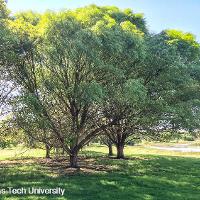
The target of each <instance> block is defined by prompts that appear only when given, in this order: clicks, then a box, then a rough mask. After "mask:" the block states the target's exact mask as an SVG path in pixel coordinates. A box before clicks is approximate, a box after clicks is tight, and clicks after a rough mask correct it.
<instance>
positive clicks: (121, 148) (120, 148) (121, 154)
mask: <svg viewBox="0 0 200 200" xmlns="http://www.w3.org/2000/svg"><path fill="white" fill-rule="evenodd" d="M116 147H117V159H124V144H123V143H118V144H117V145H116Z"/></svg>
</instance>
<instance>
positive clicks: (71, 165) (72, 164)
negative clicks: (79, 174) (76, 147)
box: [69, 152, 78, 168]
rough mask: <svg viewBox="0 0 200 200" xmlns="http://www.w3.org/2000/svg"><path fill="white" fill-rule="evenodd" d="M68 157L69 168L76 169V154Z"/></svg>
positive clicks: (73, 153)
mask: <svg viewBox="0 0 200 200" xmlns="http://www.w3.org/2000/svg"><path fill="white" fill-rule="evenodd" d="M69 157H70V167H72V168H78V152H71V154H70V156H69Z"/></svg>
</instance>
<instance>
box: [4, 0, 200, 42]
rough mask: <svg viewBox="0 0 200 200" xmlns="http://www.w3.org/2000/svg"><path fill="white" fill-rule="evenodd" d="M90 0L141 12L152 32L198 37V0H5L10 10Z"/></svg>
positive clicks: (88, 1) (57, 7)
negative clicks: (180, 33)
mask: <svg viewBox="0 0 200 200" xmlns="http://www.w3.org/2000/svg"><path fill="white" fill-rule="evenodd" d="M90 4H96V5H104V6H105V5H115V6H117V7H119V8H122V9H124V8H131V9H132V10H133V12H136V13H138V12H139V13H143V14H144V16H145V18H146V21H147V25H148V27H149V29H150V30H151V32H155V33H157V32H160V31H162V30H164V29H179V30H183V31H184V32H191V33H193V34H194V35H196V37H197V39H198V41H200V0H8V8H9V9H10V10H11V11H12V12H13V13H15V12H18V11H24V10H34V11H38V12H44V11H45V10H47V9H49V10H62V9H74V8H77V7H83V6H86V5H90Z"/></svg>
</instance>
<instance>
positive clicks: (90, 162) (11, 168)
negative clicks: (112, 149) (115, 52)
mask: <svg viewBox="0 0 200 200" xmlns="http://www.w3.org/2000/svg"><path fill="white" fill-rule="evenodd" d="M14 151H15V149H13V150H3V152H7V154H6V155H3V154H2V151H0V153H1V154H0V155H1V156H0V158H1V160H3V159H5V158H6V159H8V158H9V160H6V161H0V188H4V187H7V186H12V187H14V188H19V187H32V186H35V187H41V188H55V187H61V188H64V189H65V195H64V197H62V196H45V195H43V196H35V195H30V196H9V195H0V199H9V200H23V199H28V200H29V199H30V200H31V199H34V200H36V199H56V200H57V199H58V200H61V199H63V200H64V199H68V200H112V199H113V200H124V199H126V200H199V199H200V154H199V153H187V154H182V153H178V152H176V153H175V152H168V151H159V150H152V149H149V148H148V147H127V148H126V154H127V155H128V158H129V159H126V160H116V159H111V158H110V159H109V158H107V157H106V153H107V148H106V147H104V146H91V147H89V148H87V149H84V150H83V152H82V153H81V154H82V155H81V159H80V162H79V163H80V166H81V169H80V170H75V171H74V170H72V169H70V168H67V167H66V166H67V164H68V163H67V160H60V162H58V161H56V160H53V161H46V160H45V159H41V158H38V157H40V156H41V155H44V152H43V151H41V150H29V151H30V152H29V151H26V155H25V154H24V155H21V156H20V151H19V149H18V150H17V151H18V156H17V157H16V158H17V159H14V158H12V155H13V152H14ZM11 152H12V153H11ZM32 156H33V157H36V158H34V159H33V158H25V157H32ZM20 157H21V160H20ZM86 164H87V165H86Z"/></svg>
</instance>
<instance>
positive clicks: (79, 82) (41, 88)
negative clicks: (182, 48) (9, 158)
mask: <svg viewBox="0 0 200 200" xmlns="http://www.w3.org/2000/svg"><path fill="white" fill-rule="evenodd" d="M93 8H94V9H95V8H96V9H97V10H98V11H99V12H100V13H101V15H100V16H99V17H97V19H96V21H94V19H93V18H92V17H91V18H89V19H88V21H86V22H83V21H82V20H81V19H79V17H78V15H79V14H80V13H82V14H83V13H84V9H83V10H81V11H79V10H77V11H74V12H72V11H69V12H63V13H58V14H54V13H46V14H44V15H43V16H41V18H40V19H39V20H38V21H37V23H35V21H36V20H32V19H30V18H31V17H30V15H29V17H26V16H25V14H21V15H18V16H16V18H15V20H13V21H10V23H9V26H10V27H11V28H12V32H13V35H14V37H13V50H12V53H11V54H9V55H8V60H9V63H8V65H9V72H10V74H11V76H12V77H13V78H14V80H15V81H16V83H17V84H18V85H20V87H21V90H20V96H21V97H20V98H18V99H17V101H16V102H17V103H18V104H16V105H18V108H20V106H21V108H20V109H22V110H23V109H25V108H26V107H28V108H29V109H31V111H32V112H31V111H30V116H32V117H34V118H38V119H39V121H43V123H42V124H43V125H45V128H47V129H49V130H51V131H52V133H53V134H54V135H55V136H56V137H57V139H58V141H59V143H60V144H61V146H62V148H63V149H64V150H65V151H66V152H67V153H68V154H69V155H70V165H71V166H72V167H77V154H78V152H79V150H80V149H81V148H82V147H83V146H84V145H85V144H87V143H88V142H89V141H90V140H91V139H93V138H94V137H95V136H96V135H97V134H99V133H101V132H102V130H104V129H105V128H106V127H107V126H111V125H113V124H114V123H115V122H116V120H117V119H112V120H109V121H108V120H104V119H102V117H103V113H102V110H101V106H100V105H102V104H103V102H106V99H107V91H108V88H107V86H106V84H104V83H105V82H108V81H109V77H108V76H107V75H106V73H107V72H108V71H109V73H111V74H114V73H115V74H116V73H117V71H116V70H117V67H115V64H117V60H118V59H121V60H122V61H125V59H124V58H123V56H121V53H122V52H123V50H124V49H125V48H126V47H128V45H129V43H128V42H127V41H126V39H128V40H130V41H131V43H132V44H131V47H130V49H131V51H132V52H133V53H134V54H137V55H138V54H140V53H138V49H137V51H136V47H137V44H138V45H139V46H140V44H139V43H140V38H139V37H140V36H138V34H139V33H140V31H139V30H138V29H137V27H136V25H134V24H132V23H131V22H130V21H127V20H126V21H124V22H122V21H123V20H122V21H120V22H118V21H116V20H115V19H114V18H112V16H109V15H108V13H109V12H107V11H105V8H99V7H94V6H93ZM109 9H110V10H112V8H109ZM86 10H87V8H86ZM118 13H120V11H119V10H118ZM129 14H130V13H129ZM124 15H125V14H124ZM33 17H34V16H33ZM33 22H34V23H33ZM90 22H91V23H90ZM104 24H106V26H104ZM129 28H130V30H129ZM102 33H103V34H107V36H106V37H105V38H103V37H101V35H102ZM113 36H114V37H115V38H112V37H113ZM132 37H133V38H132ZM137 39H139V43H138V41H137ZM105 40H106V41H107V42H106V41H105ZM110 40H111V42H110ZM115 42H117V43H116V44H115ZM105 44H107V48H109V49H111V50H112V51H110V54H109V55H105V46H104V45H105ZM108 45H109V46H108ZM111 45H112V46H111ZM124 45H125V46H124ZM116 51H117V52H116ZM102 52H103V53H102ZM116 53H117V54H116ZM134 54H133V55H131V54H129V60H130V59H131V57H132V56H134ZM137 55H135V56H136V57H137ZM117 56H118V57H117ZM112 58H114V61H112ZM138 59H139V58H138ZM121 67H122V66H121ZM113 89H114V88H113ZM109 90H111V88H109ZM18 110H19V109H16V112H18ZM31 113H32V114H31ZM16 117H17V115H16ZM21 125H22V124H21Z"/></svg>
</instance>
